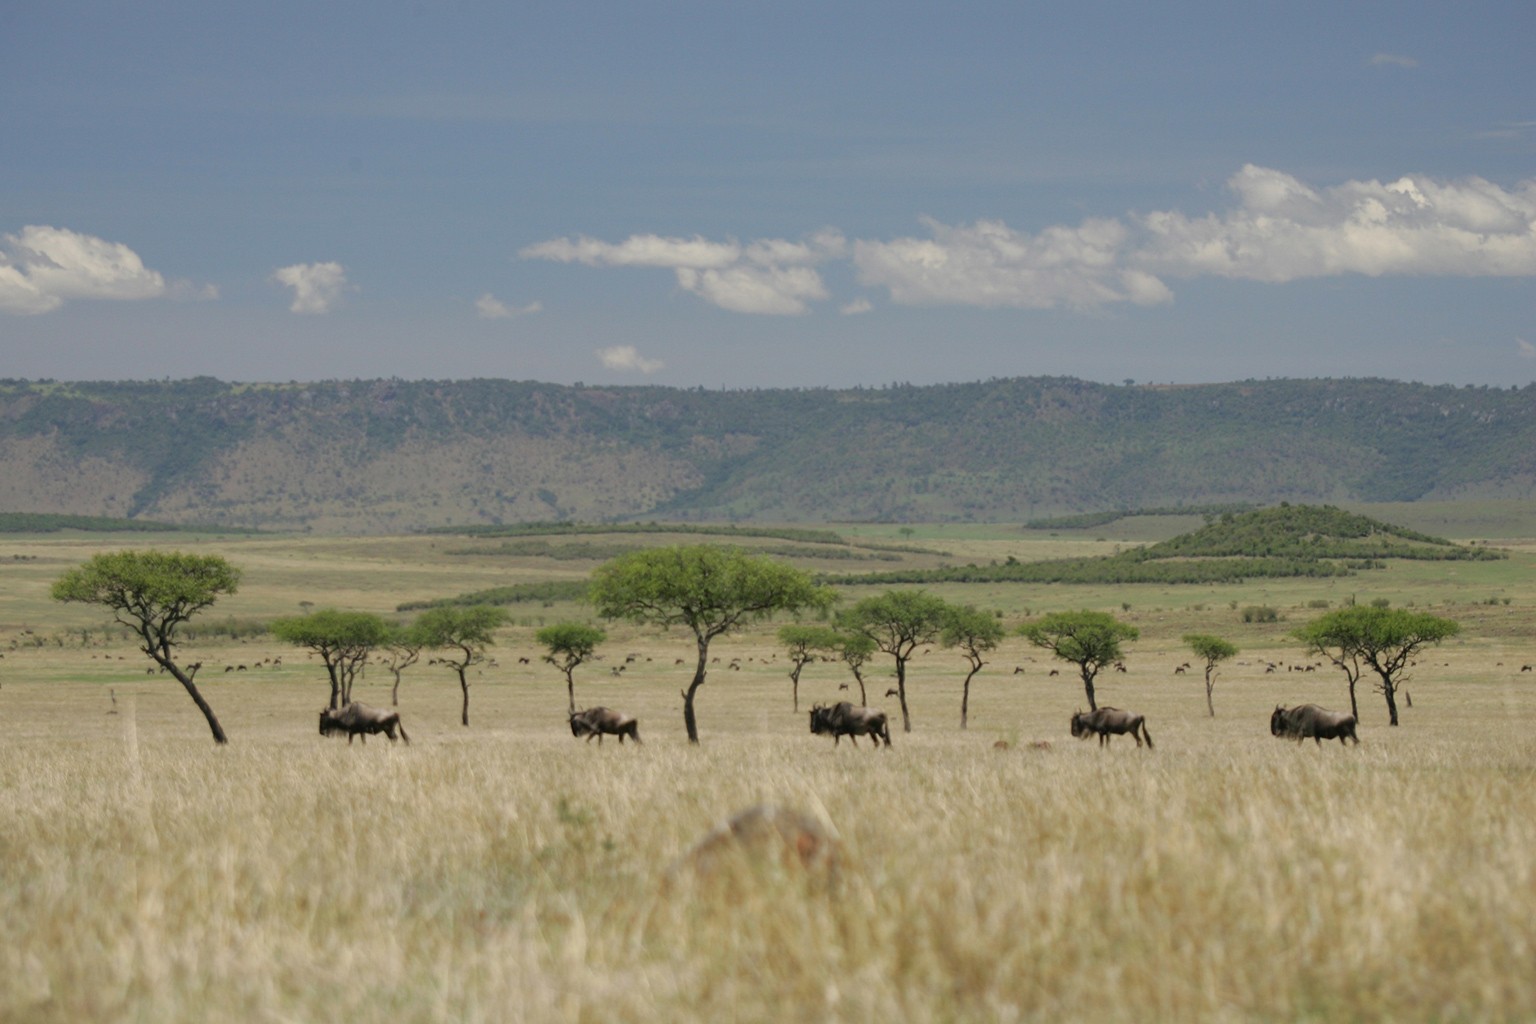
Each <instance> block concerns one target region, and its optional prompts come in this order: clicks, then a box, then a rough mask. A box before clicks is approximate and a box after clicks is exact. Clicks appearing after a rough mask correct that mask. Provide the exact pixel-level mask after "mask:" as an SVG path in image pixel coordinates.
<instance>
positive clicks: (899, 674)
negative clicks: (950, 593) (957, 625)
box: [838, 590, 949, 732]
mask: <svg viewBox="0 0 1536 1024" xmlns="http://www.w3.org/2000/svg"><path fill="white" fill-rule="evenodd" d="M948 612H949V605H948V604H946V603H945V602H944V599H943V598H939V597H935V596H933V595H932V594H929V593H927V592H926V591H922V590H888V591H886V592H885V593H884V594H881V595H880V596H879V597H866V598H865V599H864V600H862V601H860V602H859V603H858V604H856V605H854V606H853V607H852V608H850V609H848V611H847V613H846V614H845V615H843V616H842V617H841V618H840V619H839V621H838V624H839V625H840V626H841V627H842V628H843V629H846V630H851V631H855V632H859V633H863V634H864V635H865V636H866V637H868V638H869V639H870V640H871V641H873V643H874V645H875V649H876V650H878V651H883V652H885V653H886V654H889V655H890V656H891V657H893V658H895V659H896V697H897V699H898V700H899V701H900V702H901V725H902V729H903V730H904V731H906V732H911V731H912V718H911V716H910V715H909V714H908V713H907V662H908V661H909V660H910V659H911V657H912V654H913V652H915V651H916V650H917V649H918V648H919V647H921V646H923V645H924V644H931V643H934V642H935V641H936V640H938V638H939V633H940V632H941V631H942V630H943V629H944V623H945V621H946V620H947V615H948Z"/></svg>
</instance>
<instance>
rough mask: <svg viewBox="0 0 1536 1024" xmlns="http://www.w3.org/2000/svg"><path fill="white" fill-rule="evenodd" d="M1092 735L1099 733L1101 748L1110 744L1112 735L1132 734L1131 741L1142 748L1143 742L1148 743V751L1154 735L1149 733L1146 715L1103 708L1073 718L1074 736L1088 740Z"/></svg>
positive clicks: (1078, 714) (1081, 713) (1080, 713)
mask: <svg viewBox="0 0 1536 1024" xmlns="http://www.w3.org/2000/svg"><path fill="white" fill-rule="evenodd" d="M1090 733H1098V735H1099V746H1101V747H1102V746H1104V745H1105V744H1106V743H1108V742H1109V737H1110V734H1112V733H1113V734H1116V735H1119V734H1123V733H1130V734H1131V739H1133V740H1135V741H1136V745H1137V746H1138V747H1139V746H1141V741H1142V740H1143V739H1145V740H1146V741H1147V749H1149V750H1150V749H1152V734H1151V733H1150V732H1147V720H1146V717H1145V716H1144V715H1138V714H1134V713H1132V712H1130V711H1121V710H1120V709H1119V708H1111V707H1103V708H1099V709H1098V710H1097V711H1088V712H1082V711H1079V712H1078V713H1077V714H1075V715H1073V716H1072V735H1073V736H1076V737H1077V738H1078V739H1080V740H1081V739H1087V738H1088V736H1089V734H1090Z"/></svg>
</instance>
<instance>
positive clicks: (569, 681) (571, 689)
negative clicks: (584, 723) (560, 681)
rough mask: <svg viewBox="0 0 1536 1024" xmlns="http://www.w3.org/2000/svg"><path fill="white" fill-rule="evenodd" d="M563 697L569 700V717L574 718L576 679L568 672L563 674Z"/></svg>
mask: <svg viewBox="0 0 1536 1024" xmlns="http://www.w3.org/2000/svg"><path fill="white" fill-rule="evenodd" d="M565 695H566V697H568V698H569V699H570V703H571V717H572V718H575V717H576V679H575V678H574V677H573V676H572V674H571V673H570V672H567V673H566V674H565Z"/></svg>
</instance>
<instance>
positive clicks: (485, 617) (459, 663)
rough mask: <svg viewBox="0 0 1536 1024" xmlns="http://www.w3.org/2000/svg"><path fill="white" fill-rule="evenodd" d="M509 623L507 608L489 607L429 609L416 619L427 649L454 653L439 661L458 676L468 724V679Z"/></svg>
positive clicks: (461, 718) (463, 721)
mask: <svg viewBox="0 0 1536 1024" xmlns="http://www.w3.org/2000/svg"><path fill="white" fill-rule="evenodd" d="M506 621H507V612H506V609H504V608H493V607H491V606H490V605H469V606H467V607H462V608H461V607H457V606H448V607H442V608H429V609H428V610H427V611H424V612H422V613H421V617H420V618H418V619H417V620H416V628H417V629H418V630H419V631H420V633H419V637H420V639H421V640H422V642H423V643H425V644H426V646H428V647H435V648H440V649H446V650H450V651H453V652H454V653H452V654H447V655H444V656H443V657H442V658H440V659H439V660H440V661H441V662H442V663H443V664H445V665H447V666H448V667H449V668H451V669H453V670H454V672H455V673H456V674H457V675H458V677H459V689H460V690H461V691H463V694H464V705H463V711H462V713H461V714H460V716H459V717H460V720H461V721H462V723H463V724H464V725H466V726H467V725H469V676H468V675H467V672H468V670H469V667H470V666H471V665H476V664H479V663H480V662H481V661H484V660H485V649H486V648H487V647H489V646H491V644H492V643H493V642H494V636H495V632H496V630H497V629H498V628H500V627H501V626H502V625H503V624H505V623H506Z"/></svg>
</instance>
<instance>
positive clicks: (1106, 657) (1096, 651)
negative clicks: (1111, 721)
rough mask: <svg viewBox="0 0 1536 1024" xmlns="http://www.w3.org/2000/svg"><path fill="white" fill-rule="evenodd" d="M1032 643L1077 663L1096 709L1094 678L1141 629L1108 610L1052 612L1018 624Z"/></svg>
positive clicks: (1112, 661) (1089, 703) (1090, 706)
mask: <svg viewBox="0 0 1536 1024" xmlns="http://www.w3.org/2000/svg"><path fill="white" fill-rule="evenodd" d="M1019 632H1020V633H1022V634H1023V635H1024V637H1025V639H1027V640H1028V641H1029V642H1030V643H1032V644H1034V645H1035V646H1036V647H1043V648H1045V649H1046V650H1048V651H1050V652H1051V653H1052V654H1054V655H1056V657H1058V658H1060V659H1061V660H1062V661H1069V662H1071V663H1072V664H1074V665H1076V666H1077V671H1078V674H1079V675H1080V676H1081V677H1082V680H1083V692H1084V693H1085V694H1086V695H1087V697H1088V710H1090V711H1097V710H1098V709H1099V705H1098V702H1097V701H1096V700H1095V699H1094V693H1093V680H1094V678H1095V677H1096V676H1098V674H1099V670H1100V669H1102V668H1103V667H1104V666H1105V665H1109V664H1113V663H1114V662H1117V661H1119V660H1120V656H1121V655H1120V644H1121V642H1122V641H1124V640H1135V639H1136V638H1137V637H1139V636H1141V631H1140V630H1138V629H1137V628H1136V627H1135V626H1131V625H1127V624H1126V623H1124V622H1121V621H1120V620H1119V619H1117V618H1115V617H1114V616H1113V615H1110V614H1109V613H1108V612H1092V611H1080V612H1052V613H1050V614H1049V615H1045V616H1042V617H1041V618H1039V619H1037V620H1035V621H1034V622H1026V623H1024V625H1022V626H1020V627H1019Z"/></svg>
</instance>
